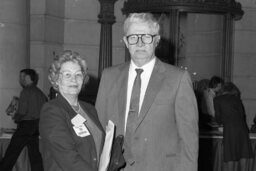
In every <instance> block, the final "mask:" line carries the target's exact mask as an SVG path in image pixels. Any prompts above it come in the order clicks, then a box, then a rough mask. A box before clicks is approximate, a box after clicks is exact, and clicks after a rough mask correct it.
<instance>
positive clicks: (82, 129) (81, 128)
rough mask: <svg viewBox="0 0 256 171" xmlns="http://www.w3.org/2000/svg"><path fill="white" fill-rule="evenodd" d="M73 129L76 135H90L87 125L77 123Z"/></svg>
mask: <svg viewBox="0 0 256 171" xmlns="http://www.w3.org/2000/svg"><path fill="white" fill-rule="evenodd" d="M73 129H74V131H75V133H76V135H77V136H79V137H86V136H88V135H90V132H89V130H88V129H87V127H86V126H85V125H84V124H81V125H75V126H73Z"/></svg>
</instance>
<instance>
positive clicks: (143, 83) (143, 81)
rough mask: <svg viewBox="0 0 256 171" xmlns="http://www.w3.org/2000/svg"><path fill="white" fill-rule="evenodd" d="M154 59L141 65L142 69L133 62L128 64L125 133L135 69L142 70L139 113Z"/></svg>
mask: <svg viewBox="0 0 256 171" xmlns="http://www.w3.org/2000/svg"><path fill="white" fill-rule="evenodd" d="M155 62H156V58H153V59H152V60H151V61H150V62H149V63H147V64H145V65H143V66H142V67H137V66H136V65H135V63H134V62H133V61H131V63H130V67H129V75H128V85H127V99H126V110H125V131H126V122H127V117H128V112H129V108H130V100H131V93H132V87H133V83H134V80H135V78H136V75H137V73H136V71H135V69H137V68H140V69H143V72H142V73H141V89H140V104H139V113H140V109H141V106H142V103H143V100H144V97H145V93H146V90H147V87H148V82H149V79H150V76H151V74H152V71H153V68H154V66H155Z"/></svg>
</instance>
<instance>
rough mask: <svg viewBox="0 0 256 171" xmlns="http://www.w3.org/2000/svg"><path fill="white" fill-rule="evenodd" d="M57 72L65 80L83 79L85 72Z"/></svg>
mask: <svg viewBox="0 0 256 171" xmlns="http://www.w3.org/2000/svg"><path fill="white" fill-rule="evenodd" d="M59 74H60V75H62V78H63V79H64V80H67V81H70V80H72V78H75V80H79V81H83V79H84V77H85V74H84V73H83V72H82V71H77V72H75V73H74V74H72V73H71V72H69V71H61V72H59Z"/></svg>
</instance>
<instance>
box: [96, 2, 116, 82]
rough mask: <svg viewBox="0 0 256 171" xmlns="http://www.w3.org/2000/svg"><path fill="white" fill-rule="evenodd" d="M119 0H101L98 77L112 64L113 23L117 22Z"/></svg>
mask: <svg viewBox="0 0 256 171" xmlns="http://www.w3.org/2000/svg"><path fill="white" fill-rule="evenodd" d="M116 1H117V0H99V2H100V14H99V15H98V18H99V23H100V24H101V31H100V53H99V68H98V77H100V76H101V73H102V71H103V69H104V68H106V67H109V66H111V65H112V25H113V24H114V22H115V16H114V4H115V2H116Z"/></svg>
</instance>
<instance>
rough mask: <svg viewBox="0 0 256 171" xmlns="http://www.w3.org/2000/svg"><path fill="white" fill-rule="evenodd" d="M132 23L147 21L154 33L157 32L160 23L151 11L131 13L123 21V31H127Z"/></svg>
mask: <svg viewBox="0 0 256 171" xmlns="http://www.w3.org/2000/svg"><path fill="white" fill-rule="evenodd" d="M132 23H147V24H148V25H149V27H150V28H151V29H152V31H153V32H154V34H159V30H160V25H159V24H158V21H157V20H156V18H155V17H154V16H153V14H151V13H131V14H129V16H128V17H127V18H126V20H125V22H124V33H125V34H127V31H128V29H129V27H130V25H131V24H132Z"/></svg>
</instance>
